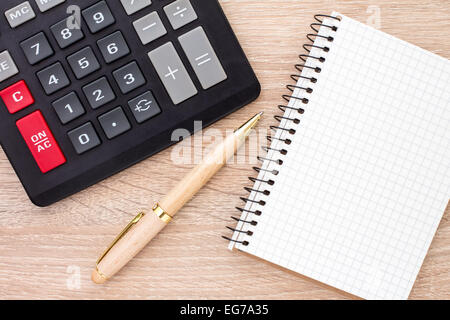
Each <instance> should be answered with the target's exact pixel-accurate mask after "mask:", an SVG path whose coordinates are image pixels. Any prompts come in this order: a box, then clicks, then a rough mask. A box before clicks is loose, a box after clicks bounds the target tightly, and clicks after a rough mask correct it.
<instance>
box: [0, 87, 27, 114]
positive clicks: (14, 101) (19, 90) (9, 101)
mask: <svg viewBox="0 0 450 320" xmlns="http://www.w3.org/2000/svg"><path fill="white" fill-rule="evenodd" d="M0 97H2V99H3V101H4V102H5V104H6V107H7V108H8V110H9V113H16V112H17V111H20V110H22V109H23V108H26V107H28V106H29V105H32V104H33V103H34V98H33V96H32V95H31V92H30V90H28V87H27V85H26V83H25V81H23V80H21V81H19V82H17V83H15V84H13V85H12V86H10V87H8V88H6V89H4V90H2V91H0Z"/></svg>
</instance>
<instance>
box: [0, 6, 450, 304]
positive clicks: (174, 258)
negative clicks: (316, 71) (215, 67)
mask: <svg viewBox="0 0 450 320" xmlns="http://www.w3.org/2000/svg"><path fill="white" fill-rule="evenodd" d="M205 1H206V0H205ZM221 3H222V5H223V7H224V10H225V12H226V14H227V15H228V18H229V20H230V22H231V24H232V26H233V28H234V30H235V32H236V34H237V36H238V38H239V39H240V41H241V44H242V46H243V48H244V50H245V51H246V53H247V55H248V58H249V60H250V61H251V64H252V65H253V67H254V68H255V70H256V73H257V75H258V77H259V79H260V81H261V83H262V88H263V91H262V95H261V97H260V98H259V99H258V101H257V102H255V103H253V104H251V105H249V106H247V107H245V108H243V109H241V110H240V111H238V112H236V113H234V114H233V115H231V116H229V117H227V118H226V119H224V120H222V121H220V122H218V123H217V124H215V125H214V126H213V127H212V128H213V129H219V130H221V131H223V132H225V130H226V129H231V128H234V127H235V126H236V125H238V124H239V123H241V122H242V121H243V120H244V119H247V118H249V116H251V115H253V114H255V113H256V112H258V111H261V110H264V111H265V112H266V115H267V116H266V117H265V119H264V120H263V121H262V123H261V128H266V127H268V126H269V125H271V124H273V123H274V120H273V119H272V117H271V116H272V115H274V114H276V113H277V112H278V109H277V107H276V106H277V105H278V104H279V103H281V98H280V96H281V95H282V94H283V93H285V89H284V86H285V85H286V84H288V83H290V78H289V75H290V74H291V73H292V71H293V65H294V64H295V63H297V61H298V58H297V56H298V54H299V53H301V52H302V49H301V46H302V44H303V43H304V42H305V35H306V33H307V32H309V24H310V23H311V22H313V21H312V20H313V15H314V14H316V13H330V11H331V10H332V9H335V10H338V11H340V12H342V13H343V14H346V15H348V16H350V17H352V18H355V19H358V20H360V21H362V22H367V21H369V20H368V19H370V16H371V14H372V12H373V11H371V9H369V12H368V7H369V6H378V7H379V8H380V9H381V20H380V21H381V29H382V30H383V31H386V32H388V33H391V34H393V35H394V36H397V37H400V38H401V39H404V40H406V41H409V42H412V43H413V44H416V45H419V46H420V47H422V48H424V49H427V50H430V51H432V52H434V53H437V54H439V55H442V56H443V57H445V58H450V41H449V40H450V35H449V30H450V21H449V19H448V17H450V3H449V2H448V0H429V1H419V0H402V1H392V0H389V1H387V0H386V1H383V0H371V1H357V0H354V1H349V0H346V1H344V0H342V1H317V0H223V1H221ZM171 152H172V149H169V150H166V151H164V152H161V153H160V154H158V155H156V156H154V157H152V158H150V159H148V160H146V161H143V162H141V163H139V164H138V165H136V166H134V167H132V168H130V169H128V170H125V171H124V172H122V173H120V174H117V175H115V176H114V177H112V178H110V179H107V180H106V181H103V182H101V183H99V184H97V185H95V186H93V187H91V188H89V189H88V190H85V191H83V192H80V193H78V194H76V195H74V196H72V197H70V198H69V199H66V200H64V201H61V202H59V203H57V204H55V205H53V206H51V207H49V208H37V207H35V206H33V205H32V204H31V203H30V201H29V200H28V198H27V196H26V195H25V192H24V191H23V188H22V186H21V184H20V183H19V180H18V179H17V177H16V175H15V174H14V172H13V169H12V167H11V165H10V164H9V162H8V160H7V159H6V156H5V154H4V153H3V151H0V298H1V299H13V298H19V299H22V298H33V299H35V298H37V299H48V298H50V299H53V298H63V299H69V298H77V299H85V298H94V299H97V298H98V299H104V298H105V299H122V298H123V299H149V298H151V299H152V298H162V299H168V298H175V299H176V298H188V299H204V298H216V299H217V298H228V299H230V298H231V299H234V298H241V299H247V298H257V299H342V298H349V296H347V295H346V294H343V293H341V292H338V291H336V290H334V289H331V288H329V287H327V286H325V285H322V284H318V283H317V282H314V281H311V280H308V279H305V278H304V277H301V276H298V275H296V274H294V273H292V272H288V271H285V270H282V269H281V268H278V267H276V266H273V265H271V264H269V263H266V262H262V261H260V260H258V259H256V258H253V257H250V256H247V255H244V254H240V253H238V252H230V251H228V250H227V243H226V241H224V240H223V239H221V235H222V234H229V233H228V232H227V230H226V229H225V226H226V225H234V223H232V222H231V221H230V218H229V217H230V216H231V215H234V214H236V211H235V209H234V207H235V206H237V205H240V204H241V202H240V200H239V196H243V195H245V194H246V193H245V192H244V190H242V187H244V186H250V185H251V184H250V182H249V181H248V180H247V176H249V175H253V174H254V173H253V171H252V170H251V165H249V164H231V165H229V166H228V167H226V168H225V169H224V170H222V171H221V172H220V173H219V174H218V176H216V177H215V178H213V180H212V181H211V182H210V183H209V184H208V185H207V187H206V188H204V189H203V190H202V191H201V192H200V193H199V194H198V196H197V197H196V198H195V199H194V200H193V201H192V202H190V203H189V204H188V205H187V206H186V207H185V208H184V209H183V210H182V211H180V213H179V214H178V216H177V217H176V219H175V222H174V223H172V224H171V225H170V226H169V227H168V228H167V229H165V231H164V232H163V233H162V234H160V235H159V236H158V237H157V238H156V239H155V241H154V242H153V243H152V244H151V245H150V246H149V247H147V248H146V249H145V250H144V251H143V252H141V254H139V255H138V257H137V258H136V259H134V260H133V261H132V263H130V264H129V265H128V266H127V267H126V268H125V269H124V270H122V272H120V273H119V274H118V275H117V276H116V277H115V278H114V280H113V281H110V282H109V283H107V284H106V285H103V286H98V285H94V284H93V283H92V282H91V281H90V273H91V270H92V268H93V266H94V263H95V260H96V259H97V257H98V256H99V254H100V253H101V251H102V250H103V249H104V248H105V246H107V245H108V243H109V242H110V241H111V240H112V239H113V237H114V236H115V235H116V234H117V233H118V232H119V231H120V230H121V229H122V227H123V226H124V225H125V224H126V223H128V221H129V220H130V218H132V217H133V216H134V215H135V214H136V213H137V210H138V209H140V208H144V207H145V205H146V204H147V202H148V200H156V199H160V198H161V197H162V195H163V194H164V193H166V192H167V191H168V190H169V188H170V187H171V186H172V185H173V184H174V182H175V181H176V180H177V179H178V178H179V177H180V176H181V175H184V174H185V173H186V172H187V171H188V170H189V169H190V168H191V167H192V166H191V165H175V164H173V162H172V161H171V160H170V159H171V158H170V155H171ZM448 211H449V209H447V212H446V214H445V215H444V218H443V220H442V222H441V225H440V227H439V229H438V231H437V234H436V237H435V239H434V241H433V243H432V245H431V249H430V251H429V253H428V255H427V257H426V259H425V262H424V264H423V267H422V269H421V271H420V273H419V276H418V279H417V281H416V283H415V286H414V289H413V291H412V293H411V296H410V297H411V298H413V299H424V298H426V299H428V298H444V299H445V298H447V299H448V298H450V221H449V212H448ZM78 272H80V277H81V280H80V282H77V274H78Z"/></svg>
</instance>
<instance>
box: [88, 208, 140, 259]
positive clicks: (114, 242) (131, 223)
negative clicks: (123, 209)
mask: <svg viewBox="0 0 450 320" xmlns="http://www.w3.org/2000/svg"><path fill="white" fill-rule="evenodd" d="M143 216H145V213H144V212H141V213H139V214H138V215H137V216H136V217H134V219H133V220H131V222H130V223H129V224H128V225H127V226H126V227H125V228H124V229H123V230H122V232H121V233H119V235H118V236H117V237H116V238H115V239H114V241H113V242H112V243H111V244H110V245H109V247H108V248H107V249H106V250H105V252H103V254H102V255H101V256H100V258H98V260H97V262H96V264H97V266H98V264H99V263H100V262H101V261H102V260H103V258H105V256H106V255H107V254H108V252H109V251H111V249H112V248H113V247H114V246H115V245H116V243H117V242H119V241H120V239H122V238H123V237H124V236H125V235H126V234H127V233H128V231H130V229H131V228H132V227H133V226H134V225H135V224H136V223H138V222H139V220H141V219H142V217H143Z"/></svg>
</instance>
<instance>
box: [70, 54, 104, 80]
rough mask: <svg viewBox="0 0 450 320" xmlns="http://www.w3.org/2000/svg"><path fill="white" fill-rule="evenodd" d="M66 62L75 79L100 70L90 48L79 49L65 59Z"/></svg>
mask: <svg viewBox="0 0 450 320" xmlns="http://www.w3.org/2000/svg"><path fill="white" fill-rule="evenodd" d="M67 61H68V62H69V64H70V67H71V68H72V71H73V73H74V74H75V76H76V77H77V79H82V78H84V77H87V76H88V75H90V74H91V73H93V72H95V71H97V70H98V69H100V64H99V63H98V60H97V58H96V57H95V54H94V51H92V49H91V48H90V47H86V48H84V49H81V50H80V51H78V52H76V53H74V54H72V55H70V56H68V57H67Z"/></svg>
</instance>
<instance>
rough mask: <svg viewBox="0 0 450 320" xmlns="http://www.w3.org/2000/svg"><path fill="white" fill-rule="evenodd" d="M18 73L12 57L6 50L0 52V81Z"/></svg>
mask: <svg viewBox="0 0 450 320" xmlns="http://www.w3.org/2000/svg"><path fill="white" fill-rule="evenodd" d="M18 73H19V70H18V69H17V66H16V64H15V63H14V60H13V58H12V57H11V55H10V54H9V52H8V51H3V52H2V53H0V82H2V81H5V80H6V79H9V78H11V77H12V76H14V75H16V74H18Z"/></svg>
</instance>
